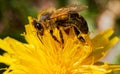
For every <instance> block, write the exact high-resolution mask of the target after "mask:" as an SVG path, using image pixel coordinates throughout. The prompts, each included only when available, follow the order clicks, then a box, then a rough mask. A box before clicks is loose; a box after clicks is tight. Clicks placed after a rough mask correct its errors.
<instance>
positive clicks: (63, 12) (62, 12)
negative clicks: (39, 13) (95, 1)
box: [51, 5, 88, 18]
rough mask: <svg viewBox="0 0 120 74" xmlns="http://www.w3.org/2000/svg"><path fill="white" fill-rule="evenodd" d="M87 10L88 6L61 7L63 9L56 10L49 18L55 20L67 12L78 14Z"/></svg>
mask: <svg viewBox="0 0 120 74" xmlns="http://www.w3.org/2000/svg"><path fill="white" fill-rule="evenodd" d="M87 8H88V6H86V5H69V6H67V7H63V8H60V9H57V10H56V11H55V12H54V13H53V14H52V15H51V18H56V17H58V16H61V15H65V14H68V12H70V11H75V12H80V11H82V10H85V9H87Z"/></svg>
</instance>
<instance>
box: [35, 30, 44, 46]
mask: <svg viewBox="0 0 120 74" xmlns="http://www.w3.org/2000/svg"><path fill="white" fill-rule="evenodd" d="M36 33H37V37H38V39H39V40H40V42H41V43H42V44H43V42H42V40H41V38H42V37H41V38H40V36H39V33H38V32H36Z"/></svg>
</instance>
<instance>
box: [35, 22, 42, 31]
mask: <svg viewBox="0 0 120 74" xmlns="http://www.w3.org/2000/svg"><path fill="white" fill-rule="evenodd" d="M35 27H36V28H37V29H38V30H41V29H43V26H42V24H40V23H36V26H35Z"/></svg>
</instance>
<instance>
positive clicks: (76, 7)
mask: <svg viewBox="0 0 120 74" xmlns="http://www.w3.org/2000/svg"><path fill="white" fill-rule="evenodd" d="M87 8H88V6H86V5H69V6H67V7H66V10H67V11H75V12H80V11H83V10H86V9H87Z"/></svg>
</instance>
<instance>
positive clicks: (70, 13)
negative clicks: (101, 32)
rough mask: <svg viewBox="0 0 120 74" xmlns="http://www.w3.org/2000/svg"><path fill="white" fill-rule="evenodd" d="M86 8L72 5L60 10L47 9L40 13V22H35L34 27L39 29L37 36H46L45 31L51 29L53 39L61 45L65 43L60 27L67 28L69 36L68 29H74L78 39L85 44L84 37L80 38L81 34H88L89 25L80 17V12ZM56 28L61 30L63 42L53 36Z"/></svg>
mask: <svg viewBox="0 0 120 74" xmlns="http://www.w3.org/2000/svg"><path fill="white" fill-rule="evenodd" d="M86 8H87V7H86V6H81V5H72V6H67V7H63V8H60V9H55V8H50V9H45V10H42V11H41V12H40V15H39V17H38V20H34V21H33V25H34V27H35V28H36V29H37V34H39V35H40V36H43V35H44V30H45V29H49V30H50V34H51V36H52V37H53V39H54V40H56V41H57V42H61V43H64V39H63V35H62V32H61V30H60V29H59V27H63V28H65V32H66V34H69V32H68V29H71V28H73V30H74V33H75V35H76V36H77V37H78V39H79V40H80V41H81V42H85V39H84V37H82V36H80V34H88V25H87V22H86V20H85V19H84V18H83V17H82V16H81V15H79V13H78V12H79V11H82V10H84V9H86ZM54 28H57V29H58V30H59V35H60V38H61V41H59V40H58V39H57V37H56V36H55V35H53V29H54ZM66 29H67V31H66Z"/></svg>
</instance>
